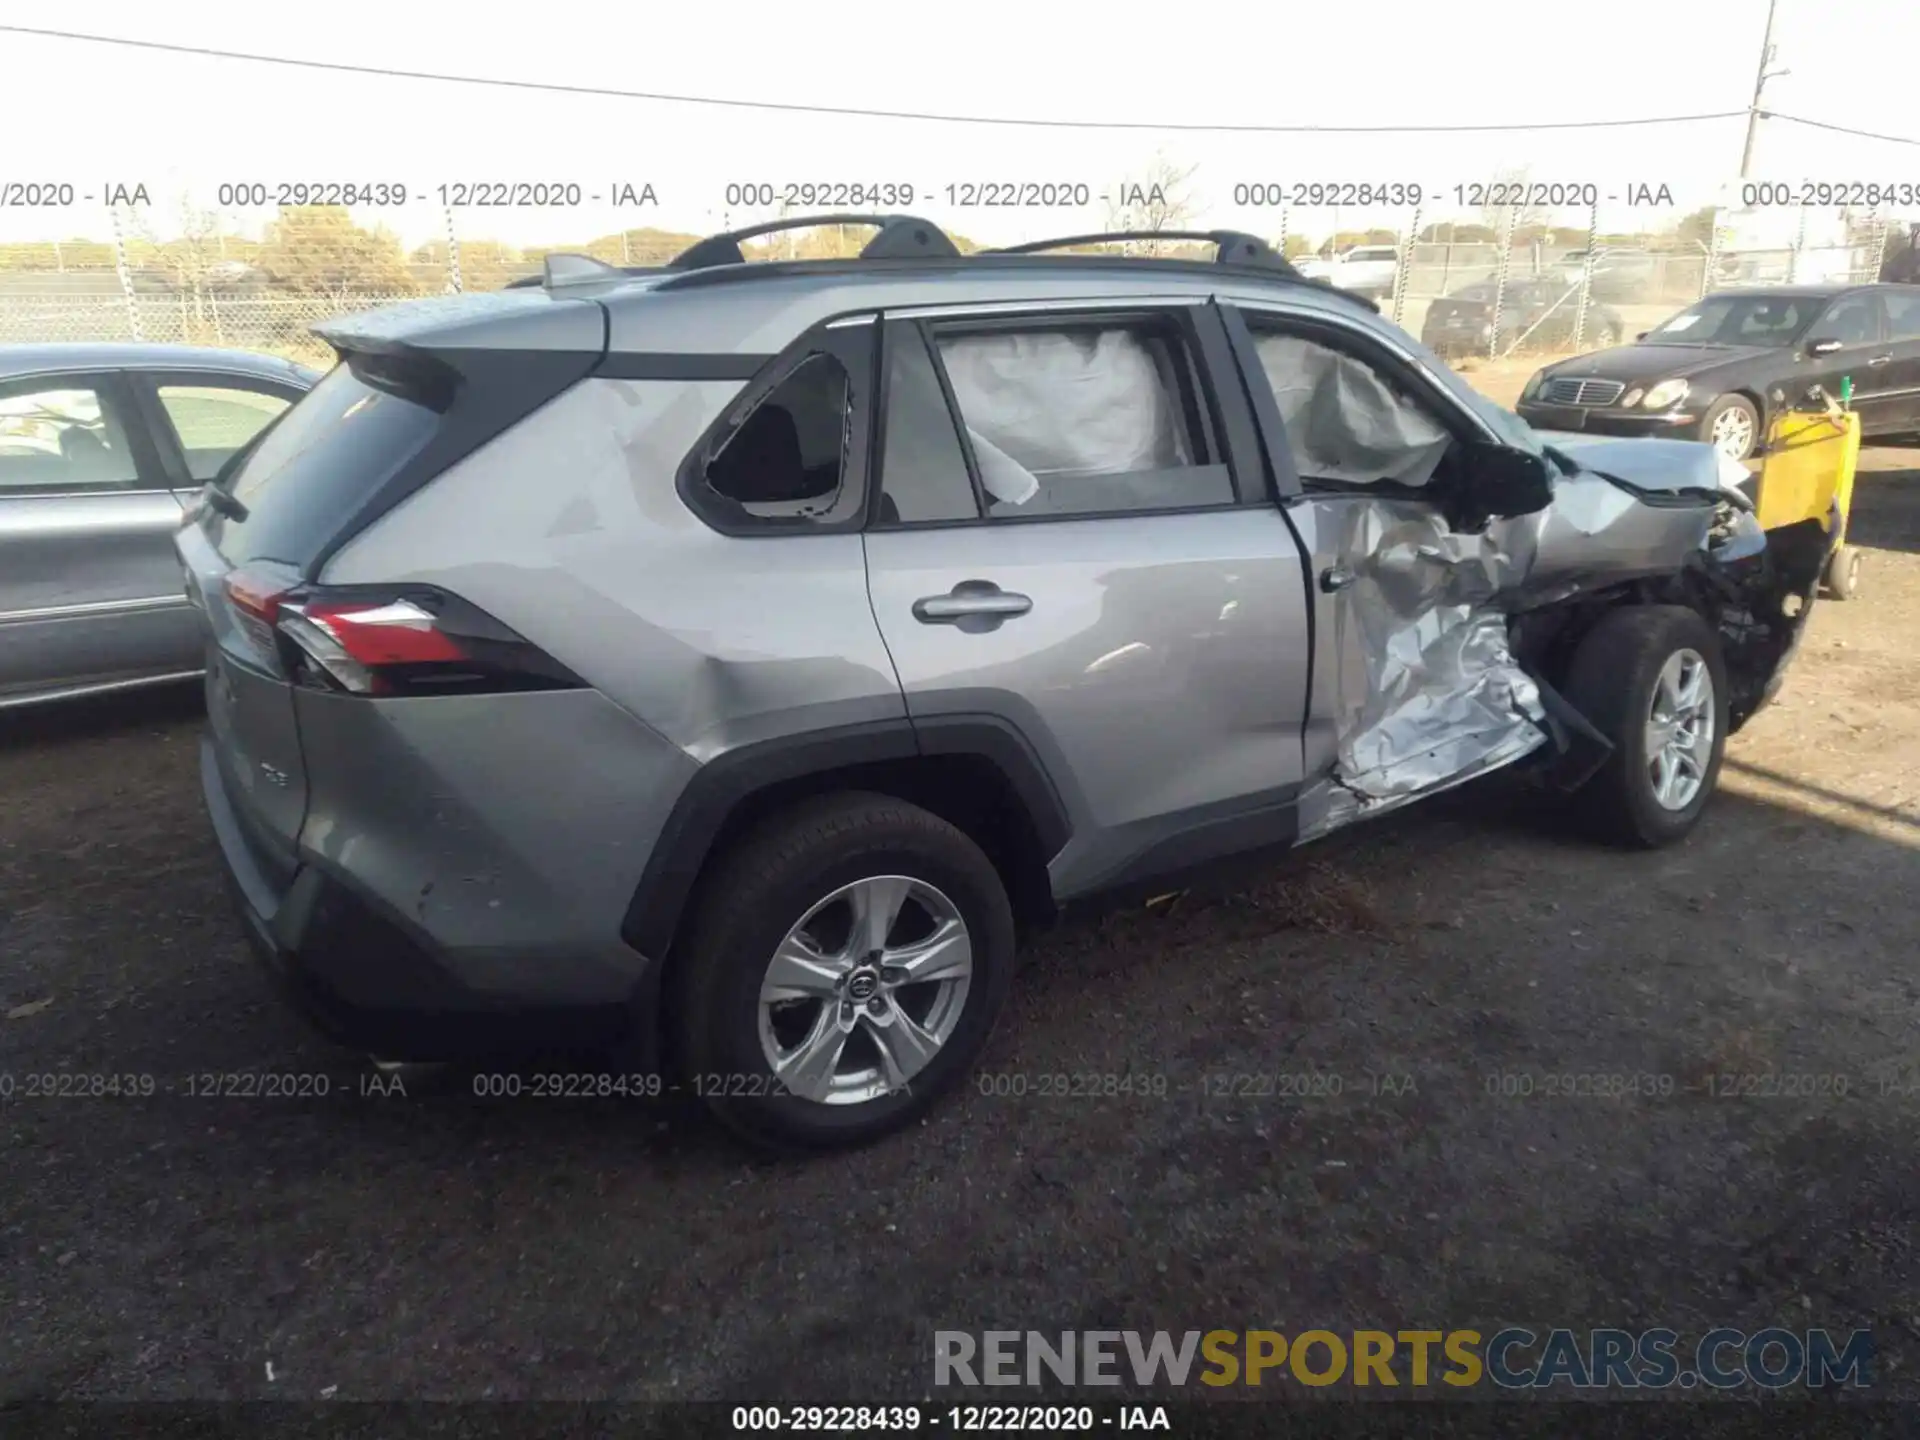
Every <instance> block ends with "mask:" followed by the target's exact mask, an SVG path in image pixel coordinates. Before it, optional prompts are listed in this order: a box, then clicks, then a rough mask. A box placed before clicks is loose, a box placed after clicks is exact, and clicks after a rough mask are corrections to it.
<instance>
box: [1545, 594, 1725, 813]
mask: <svg viewBox="0 0 1920 1440" xmlns="http://www.w3.org/2000/svg"><path fill="white" fill-rule="evenodd" d="M1565 695H1566V698H1567V700H1568V701H1569V702H1570V703H1571V704H1572V705H1573V706H1574V708H1575V709H1577V710H1578V711H1580V713H1581V714H1583V715H1585V716H1586V717H1587V719H1589V720H1591V721H1592V722H1593V724H1594V725H1595V726H1596V727H1598V729H1599V730H1600V731H1601V733H1602V734H1604V735H1605V736H1606V737H1607V739H1609V740H1611V741H1612V742H1613V746H1614V750H1613V754H1612V755H1610V756H1609V757H1608V758H1607V763H1606V764H1605V765H1604V766H1602V767H1601V769H1600V770H1599V771H1598V772H1597V773H1596V774H1595V775H1594V776H1593V778H1592V779H1590V780H1589V781H1588V782H1587V783H1586V784H1585V785H1584V786H1582V787H1581V788H1580V790H1579V791H1578V792H1577V793H1576V795H1575V797H1574V798H1575V801H1576V803H1577V804H1578V805H1579V806H1580V807H1581V809H1582V810H1583V812H1584V814H1585V817H1586V819H1587V820H1588V822H1589V823H1590V824H1591V825H1592V826H1593V828H1595V829H1596V830H1597V831H1598V832H1599V833H1600V834H1601V835H1602V836H1604V837H1605V838H1607V839H1609V840H1612V841H1614V842H1616V843H1620V844H1625V845H1631V846H1637V847H1641V848H1646V849H1652V848H1656V847H1658V846H1662V845H1671V844H1673V843H1674V842H1675V841H1678V840H1681V839H1684V838H1685V837H1686V836H1687V834H1688V833H1689V832H1690V831H1692V829H1693V827H1694V826H1695V825H1696V824H1697V823H1698V822H1699V819H1700V815H1701V812H1702V811H1704V810H1705V809H1706V805H1707V801H1708V799H1709V798H1710V797H1711V796H1712V794H1713V791H1714V787H1715V785H1716V784H1717V783H1718V781H1719V778H1720V761H1721V758H1722V755H1723V753H1724V751H1725V749H1726V743H1727V696H1728V690H1727V672H1726V663H1725V661H1724V660H1723V659H1722V658H1721V654H1720V641H1719V637H1718V636H1717V635H1716V634H1715V633H1714V631H1713V629H1712V627H1711V626H1709V625H1708V624H1707V622H1706V621H1705V620H1703V619H1701V618H1700V616H1699V615H1697V614H1695V613H1694V612H1693V611H1691V610H1688V609H1685V608H1683V607H1681V606H1677V605H1636V606H1630V607H1627V608H1624V609H1620V610H1614V611H1612V612H1610V613H1609V614H1607V615H1605V616H1603V617H1602V618H1601V619H1600V621H1599V622H1598V623H1597V624H1596V625H1595V626H1594V627H1593V629H1592V630H1590V631H1589V632H1588V633H1587V635H1586V638H1585V639H1583V640H1582V641H1581V642H1580V646H1579V648H1578V649H1577V650H1576V651H1575V652H1574V656H1573V663H1572V665H1571V667H1570V668H1569V671H1568V675H1567V683H1566V688H1565Z"/></svg>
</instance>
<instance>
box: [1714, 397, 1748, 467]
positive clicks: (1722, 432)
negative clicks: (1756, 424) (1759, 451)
mask: <svg viewBox="0 0 1920 1440" xmlns="http://www.w3.org/2000/svg"><path fill="white" fill-rule="evenodd" d="M1713 444H1714V448H1716V449H1717V450H1719V451H1720V453H1721V454H1722V455H1727V456H1730V457H1732V458H1733V459H1735V460H1744V459H1746V458H1747V456H1748V455H1749V454H1750V453H1752V450H1753V417H1752V416H1751V415H1749V414H1748V413H1747V412H1746V411H1745V410H1742V409H1741V408H1740V407H1739V406H1737V405H1736V406H1732V407H1730V408H1729V409H1726V410H1722V411H1721V412H1720V413H1719V414H1718V415H1716V416H1714V417H1713Z"/></svg>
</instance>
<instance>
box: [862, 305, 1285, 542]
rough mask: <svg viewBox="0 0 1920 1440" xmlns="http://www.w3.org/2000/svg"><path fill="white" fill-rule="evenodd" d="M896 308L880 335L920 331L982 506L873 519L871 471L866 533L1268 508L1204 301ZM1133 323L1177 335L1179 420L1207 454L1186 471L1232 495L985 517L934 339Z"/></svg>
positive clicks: (1249, 430) (1229, 367) (1234, 385)
mask: <svg viewBox="0 0 1920 1440" xmlns="http://www.w3.org/2000/svg"><path fill="white" fill-rule="evenodd" d="M902 309H903V311H904V312H905V313H894V314H892V315H890V316H889V317H888V320H887V328H888V330H889V331H892V330H893V328H894V327H903V328H904V327H913V328H915V329H917V330H918V331H919V333H920V336H921V343H922V344H924V345H925V346H926V347H927V355H928V358H929V359H930V360H931V361H932V362H933V368H934V374H935V376H936V377H937V378H938V380H939V382H940V392H941V394H942V395H943V396H944V397H945V399H946V402H947V411H948V415H949V418H950V419H951V420H952V422H953V425H954V430H955V432H956V434H957V435H958V437H959V441H960V451H961V454H962V456H963V457H964V458H965V460H966V464H967V478H968V480H969V482H970V483H971V484H972V486H973V493H974V502H975V504H976V505H978V506H979V507H980V513H979V514H977V515H973V516H965V517H962V518H959V519H954V520H915V521H893V522H882V521H880V519H879V500H878V496H879V494H880V493H881V491H882V490H883V489H884V487H885V483H886V481H885V477H884V476H883V475H880V474H879V471H878V466H876V468H875V471H874V474H875V477H876V478H875V479H874V482H873V492H874V499H873V502H872V505H871V507H870V508H871V510H872V514H873V519H872V521H871V522H870V524H869V528H870V529H872V530H874V531H876V532H879V533H893V532H896V531H911V530H953V529H962V528H968V527H973V528H982V527H986V526H999V525H1051V524H1071V523H1075V522H1082V521H1089V520H1127V519H1143V518H1148V517H1153V516H1162V515H1165V516H1174V515H1206V514H1212V513H1215V512H1217V511H1224V510H1238V509H1245V508H1248V507H1250V506H1255V505H1260V506H1264V505H1266V504H1268V503H1269V502H1268V500H1267V498H1266V496H1265V495H1264V494H1263V493H1261V490H1260V487H1258V486H1257V485H1256V484H1255V482H1254V479H1253V476H1254V475H1255V474H1257V473H1258V468H1259V467H1258V459H1259V454H1258V450H1257V448H1256V447H1257V439H1256V434H1255V426H1254V422H1253V417H1252V415H1251V414H1250V413H1249V412H1248V410H1247V408H1246V405H1245V396H1244V394H1243V393H1241V391H1240V390H1239V388H1238V387H1239V382H1238V381H1237V380H1236V379H1235V374H1236V370H1235V367H1234V366H1233V364H1232V359H1231V355H1230V353H1229V351H1228V348H1227V343H1226V337H1225V335H1224V334H1223V333H1222V331H1221V329H1220V323H1219V317H1218V315H1217V313H1216V312H1215V308H1214V306H1213V305H1212V304H1211V303H1210V302H1209V301H1207V300H1205V299H1197V298H1195V297H1192V296H1181V297H1179V298H1177V299H1171V300H1168V301H1165V302H1161V303H1154V302H1147V303H1142V302H1140V301H1138V300H1128V299H1121V298H1116V299H1115V300H1113V301H1112V302H1111V303H1108V302H1097V303H1094V304H1088V303H1087V302H1086V301H1084V300H1080V299H1076V300H1074V301H1073V302H1071V303H1060V302H1048V301H1044V300H1041V301H1033V302H1016V303H1013V304H1006V303H992V304H991V305H990V306H988V307H984V308H974V307H973V306H971V305H961V306H956V307H955V308H954V309H952V310H951V311H948V310H944V309H942V310H933V309H929V308H927V307H926V306H923V305H914V306H908V307H902ZM1141 325H1153V326H1161V327H1165V326H1169V325H1171V326H1172V327H1173V329H1174V331H1175V332H1176V334H1177V337H1178V340H1179V349H1180V362H1181V372H1180V375H1179V376H1178V377H1177V378H1178V379H1179V380H1180V382H1181V383H1182V388H1183V393H1182V394H1181V395H1180V397H1179V401H1180V405H1181V411H1182V415H1181V419H1182V422H1183V423H1184V424H1185V425H1186V426H1187V432H1188V440H1189V442H1196V441H1197V442H1198V446H1199V448H1200V449H1201V451H1202V452H1203V453H1204V455H1205V456H1206V458H1205V459H1204V460H1202V461H1200V462H1199V463H1198V464H1196V465H1195V466H1194V467H1193V468H1195V469H1210V468H1212V467H1213V466H1215V465H1220V466H1224V467H1225V469H1226V471H1227V480H1228V484H1229V485H1230V486H1231V488H1232V491H1233V498H1231V499H1229V500H1209V501H1203V502H1198V503H1195V504H1189V505H1164V506H1142V507H1139V508H1135V509H1125V510H1086V511H1072V512H1068V513H1065V514H1037V515H993V514H990V513H988V510H987V500H986V491H985V487H984V486H983V485H982V484H981V481H980V465H979V461H978V459H977V458H976V456H975V455H974V450H973V442H972V440H971V439H970V438H969V437H968V433H967V427H966V423H965V420H964V417H963V416H962V415H961V412H960V404H959V401H958V399H957V397H956V396H955V394H954V390H953V381H952V379H951V378H950V377H949V376H948V374H947V367H946V362H945V360H944V359H943V357H942V356H941V354H940V347H939V343H938V341H939V337H940V336H942V335H985V334H993V333H995V332H999V331H1007V330H1016V331H1032V330H1062V329H1069V330H1079V329H1086V330H1111V329H1116V328H1122V327H1126V326H1141ZM892 353H893V352H891V351H888V350H885V349H884V347H883V357H882V358H883V364H885V362H886V361H888V360H890V358H891V355H892ZM890 372H891V366H890V365H887V366H886V371H885V372H884V373H883V379H882V382H881V383H882V385H883V386H884V384H885V383H886V381H885V374H890ZM882 397H883V398H882V406H881V409H880V412H879V413H878V414H877V415H876V417H875V427H874V435H875V440H874V449H875V456H876V459H878V457H879V456H880V451H881V446H882V444H883V443H884V438H885V434H886V429H885V424H886V413H885V403H884V390H883V391H882ZM880 463H884V461H881V462H880Z"/></svg>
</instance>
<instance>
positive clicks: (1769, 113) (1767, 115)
mask: <svg viewBox="0 0 1920 1440" xmlns="http://www.w3.org/2000/svg"><path fill="white" fill-rule="evenodd" d="M1760 115H1761V118H1763V119H1766V120H1785V121H1786V122H1787V123H1788V124H1790V125H1808V126H1811V127H1812V128H1813V129H1815V130H1831V131H1834V132H1835V133H1836V134H1840V135H1857V136H1859V137H1860V138H1861V139H1862V140H1885V141H1887V142H1888V143H1889V144H1892V145H1920V140H1916V139H1914V138H1913V137H1912V136H1910V135H1883V134H1881V133H1880V132H1879V131H1878V130H1856V129H1854V128H1853V127H1852V126H1851V125H1833V124H1829V123H1828V122H1827V121H1825V120H1809V119H1807V118H1806V117H1804V116H1801V115H1782V114H1781V113H1780V112H1779V111H1778V110H1762V111H1761V112H1760Z"/></svg>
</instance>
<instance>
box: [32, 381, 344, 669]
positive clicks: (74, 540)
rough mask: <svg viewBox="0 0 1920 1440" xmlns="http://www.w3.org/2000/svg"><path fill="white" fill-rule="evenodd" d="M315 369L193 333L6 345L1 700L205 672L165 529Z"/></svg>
mask: <svg viewBox="0 0 1920 1440" xmlns="http://www.w3.org/2000/svg"><path fill="white" fill-rule="evenodd" d="M318 378H319V377H318V376H317V375H316V374H315V373H314V372H313V371H311V370H308V369H306V368H304V367H302V366H300V365H296V364H294V363H293V362H292V361H289V360H281V359H278V358H276V357H274V356H271V355H257V354H252V353H249V352H247V351H241V350H215V349H205V348H201V347H198V346H191V345H132V344H127V345H114V344H68V345H11V346H4V347H0V707H6V706H13V705H23V704H27V703H29V702H33V701H41V700H53V699H60V698H63V697H67V696H74V695H81V694H87V693H91V692H94V691H100V690H111V689H121V688H126V687H131V686H136V685H147V684H154V683H158V682H161V681H166V680H171V679H185V678H189V677H191V676H193V675H196V674H198V673H199V671H200V667H201V661H202V655H201V649H202V647H201V641H200V636H199V631H198V627H197V625H196V623H195V620H194V616H193V611H192V609H191V608H190V607H189V606H188V604H187V599H186V595H185V592H184V591H183V590H182V589H181V585H180V566H179V562H178V560H177V559H176V558H175V555H174V549H173V532H174V531H175V530H177V529H179V528H180V523H181V520H182V517H183V516H184V514H185V510H186V506H187V504H188V503H189V502H190V501H191V499H192V496H193V493H194V492H195V491H197V490H199V488H200V487H201V486H202V485H204V484H205V483H206V482H207V481H209V480H211V479H212V478H213V476H214V474H215V473H216V472H217V471H218V470H219V468H220V467H221V465H222V464H224V463H225V461H226V460H227V458H228V457H229V456H231V455H232V454H233V453H234V452H235V451H236V450H238V449H239V448H240V447H241V446H243V445H245V444H246V443H247V442H248V441H250V440H251V439H253V437H254V436H255V435H256V434H258V433H259V432H260V431H261V430H262V429H263V428H264V427H265V426H266V425H268V424H270V423H271V422H272V421H273V420H274V419H275V417H277V416H278V415H279V414H280V412H281V411H283V410H285V409H286V408H287V407H288V406H289V405H291V404H292V403H293V402H294V401H295V400H297V399H299V398H300V396H302V395H303V394H305V393H306V391H307V390H308V389H309V388H311V387H312V385H313V382H314V381H315V380H316V379H318Z"/></svg>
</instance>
